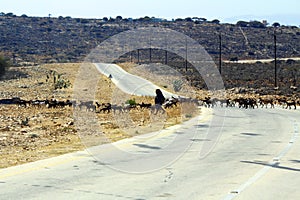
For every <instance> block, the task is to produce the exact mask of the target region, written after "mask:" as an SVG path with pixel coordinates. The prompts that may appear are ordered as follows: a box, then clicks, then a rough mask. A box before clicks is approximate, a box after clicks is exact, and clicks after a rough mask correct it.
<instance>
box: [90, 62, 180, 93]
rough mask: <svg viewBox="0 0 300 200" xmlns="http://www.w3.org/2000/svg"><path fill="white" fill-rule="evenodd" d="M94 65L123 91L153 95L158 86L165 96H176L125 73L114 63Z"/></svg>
mask: <svg viewBox="0 0 300 200" xmlns="http://www.w3.org/2000/svg"><path fill="white" fill-rule="evenodd" d="M95 66H96V67H97V69H98V70H99V72H101V73H102V74H104V75H106V76H107V77H110V78H111V81H112V82H113V83H114V84H115V85H116V86H117V87H118V88H119V89H121V90H122V91H123V92H125V93H128V94H131V95H138V96H155V95H156V94H155V90H156V89H158V88H159V89H160V90H161V91H162V93H163V95H164V96H165V97H166V98H170V97H172V96H174V97H177V95H175V94H172V93H170V92H168V91H166V90H164V89H162V88H160V87H159V86H157V85H155V84H154V83H152V82H150V81H148V80H146V79H143V78H141V77H138V76H135V75H132V74H130V73H127V72H126V71H125V70H123V69H122V68H121V67H119V66H118V65H116V64H105V63H95Z"/></svg>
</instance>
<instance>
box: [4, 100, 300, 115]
mask: <svg viewBox="0 0 300 200" xmlns="http://www.w3.org/2000/svg"><path fill="white" fill-rule="evenodd" d="M179 103H193V104H195V105H196V106H205V107H211V108H212V107H216V106H220V107H238V108H245V109H248V108H252V109H254V108H258V107H266V108H267V107H270V108H274V107H275V104H276V105H280V106H282V107H283V108H286V109H296V108H297V106H300V100H296V99H287V98H277V99H270V98H245V97H240V98H230V99H229V98H228V99H219V98H210V97H205V98H204V99H191V98H175V97H171V98H169V99H167V100H166V101H165V103H164V104H163V105H152V104H151V103H144V102H142V103H137V104H125V105H114V104H111V103H99V102H97V101H79V102H78V101H72V100H65V101H58V100H56V99H51V100H30V101H28V100H23V99H21V98H18V97H17V98H11V99H0V104H16V105H18V106H23V107H30V106H34V107H41V106H45V107H46V108H63V107H73V108H77V109H80V110H82V109H85V110H86V111H94V112H97V113H110V112H114V113H115V112H119V113H121V112H128V111H130V110H138V109H141V110H143V109H149V110H151V111H154V112H155V113H157V112H158V111H162V112H165V109H168V108H172V107H176V106H177V105H178V104H179Z"/></svg>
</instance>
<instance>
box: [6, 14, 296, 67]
mask: <svg viewBox="0 0 300 200" xmlns="http://www.w3.org/2000/svg"><path fill="white" fill-rule="evenodd" d="M258 25H259V26H258ZM258 25H257V24H254V25H253V23H252V24H251V23H248V24H247V23H241V22H240V23H237V24H235V25H234V24H220V23H219V21H218V20H214V21H211V22H208V21H205V20H202V21H201V20H197V21H192V20H175V21H164V20H151V18H150V19H149V18H142V19H137V20H129V19H122V18H121V17H119V18H116V19H111V20H108V19H78V18H71V17H58V18H48V17H28V16H26V15H23V16H20V17H18V16H15V15H8V14H6V15H5V14H2V15H0V53H2V54H4V55H6V56H7V57H9V58H11V60H12V61H13V62H14V63H15V64H18V63H19V64H20V63H24V62H31V63H49V62H81V61H83V59H84V57H85V56H86V55H87V54H88V53H89V52H90V51H91V49H93V48H94V47H95V46H97V44H100V43H101V42H102V41H103V40H105V39H106V38H108V37H110V36H112V35H115V34H117V33H120V32H122V31H125V30H129V29H132V28H135V27H141V26H155V27H166V28H170V29H173V30H176V31H179V32H182V33H184V34H186V35H188V36H190V37H192V38H193V39H195V40H196V41H198V42H199V43H200V44H201V45H202V46H203V47H205V49H206V50H207V51H208V52H209V53H210V55H211V56H212V57H213V58H214V59H217V58H218V55H219V33H221V39H222V53H223V54H222V57H223V59H226V60H229V59H231V58H235V57H237V58H238V59H257V58H273V56H274V36H273V33H274V27H271V26H262V24H260V23H258ZM277 47H278V48H277V50H278V51H277V53H278V57H300V29H299V28H298V27H290V26H279V27H277Z"/></svg>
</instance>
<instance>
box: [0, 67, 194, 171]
mask: <svg viewBox="0 0 300 200" xmlns="http://www.w3.org/2000/svg"><path fill="white" fill-rule="evenodd" d="M80 66H81V65H80V64H76V63H73V64H47V65H42V66H35V67H23V68H17V69H14V72H13V73H16V74H18V73H17V72H20V71H21V72H22V73H24V74H27V75H28V76H27V77H23V78H22V77H21V78H17V79H9V80H5V81H0V87H1V91H3V92H1V98H11V97H15V96H18V97H21V98H22V99H26V100H32V99H50V98H56V99H58V100H66V99H72V98H73V97H74V87H75V85H76V82H77V81H78V77H77V75H78V72H80ZM131 68H132V66H130V65H128V66H127V70H130V69H131ZM81 70H82V69H81ZM53 72H55V73H53ZM92 72H93V71H92ZM53 74H55V75H56V76H57V75H59V76H60V78H61V79H64V80H68V81H70V83H71V85H72V87H70V88H67V89H59V90H54V80H53V76H54V75H53ZM12 77H13V76H12ZM97 79H98V80H97V87H95V88H96V89H95V91H96V92H95V93H94V96H93V100H95V101H98V102H99V103H107V102H111V103H115V104H122V103H125V101H126V100H128V99H135V101H136V102H137V103H141V102H144V103H153V102H154V99H153V97H138V96H131V95H128V94H124V93H122V92H120V91H119V90H118V89H117V88H115V86H114V85H113V84H111V82H110V80H109V78H107V77H105V76H103V75H100V74H98V75H97ZM196 114H198V113H197V109H195V106H194V105H189V104H184V105H180V106H178V107H175V108H173V109H168V110H167V112H166V113H165V114H157V115H154V114H151V113H150V112H149V110H131V111H129V112H124V113H95V112H84V111H79V112H76V111H75V110H74V109H73V108H72V107H65V108H55V109H49V108H46V107H38V108H35V107H32V106H31V107H26V108H25V107H18V106H16V105H0V147H1V149H0V154H1V158H0V168H3V167H8V166H13V165H18V164H22V163H26V162H32V161H36V160H40V159H44V158H49V157H52V156H57V155H60V154H64V153H68V152H73V151H77V150H82V149H84V148H85V147H87V146H92V145H97V144H102V143H105V142H113V141H117V140H120V139H124V138H128V137H132V136H135V135H139V134H144V133H148V132H151V131H156V130H160V129H162V128H165V127H168V126H172V125H175V124H178V123H181V122H182V121H184V120H187V119H189V118H191V117H192V116H195V115H196ZM78 116H86V117H92V119H93V120H94V119H95V120H94V121H93V120H92V121H93V123H94V124H93V125H92V126H87V125H83V126H82V125H78V124H77V123H76V120H75V119H76V117H78ZM26 118H28V119H29V121H28V123H25V124H24V123H23V122H24V120H26ZM87 119H88V118H87ZM88 125H89V124H88ZM81 130H82V131H81Z"/></svg>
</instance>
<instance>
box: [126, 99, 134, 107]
mask: <svg viewBox="0 0 300 200" xmlns="http://www.w3.org/2000/svg"><path fill="white" fill-rule="evenodd" d="M126 104H129V105H131V106H133V105H136V102H135V99H128V100H127V101H126Z"/></svg>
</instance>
